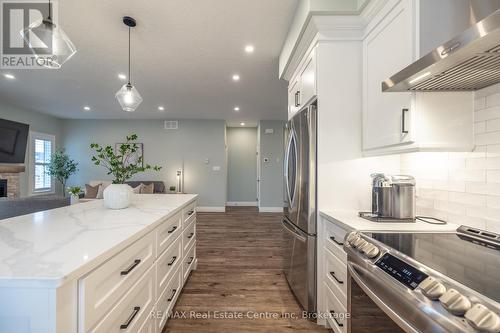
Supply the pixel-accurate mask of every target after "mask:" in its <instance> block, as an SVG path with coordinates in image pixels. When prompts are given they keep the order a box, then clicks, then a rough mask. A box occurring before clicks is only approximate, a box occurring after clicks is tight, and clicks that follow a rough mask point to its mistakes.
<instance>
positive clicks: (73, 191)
mask: <svg viewBox="0 0 500 333" xmlns="http://www.w3.org/2000/svg"><path fill="white" fill-rule="evenodd" d="M67 190H68V193H69V194H70V199H71V201H70V202H71V204H72V205H73V204H76V203H78V202H79V201H80V193H82V192H83V188H82V187H81V186H70V187H68V189H67Z"/></svg>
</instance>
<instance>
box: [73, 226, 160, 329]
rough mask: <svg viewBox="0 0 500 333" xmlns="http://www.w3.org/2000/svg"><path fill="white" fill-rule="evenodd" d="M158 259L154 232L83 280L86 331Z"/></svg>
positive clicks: (81, 305) (81, 293) (81, 294)
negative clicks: (156, 257)
mask: <svg viewBox="0 0 500 333" xmlns="http://www.w3.org/2000/svg"><path fill="white" fill-rule="evenodd" d="M154 260H155V234H154V232H151V233H149V234H147V235H146V236H144V237H143V238H141V239H139V240H138V241H136V242H135V243H133V244H132V245H130V246H129V247H127V248H125V249H124V250H123V251H122V252H120V253H119V254H117V255H115V256H114V257H112V258H111V259H110V260H109V261H107V262H106V263H104V264H102V265H101V266H99V267H98V268H96V269H95V270H93V271H92V272H90V273H89V274H88V275H87V276H85V277H84V278H82V279H80V280H79V291H78V292H79V297H78V300H79V308H80V314H81V316H80V318H83V323H82V325H83V327H84V328H85V332H86V331H88V329H89V328H91V327H93V326H94V325H95V324H96V323H97V322H98V321H99V320H100V319H101V318H102V316H103V315H105V314H106V313H107V312H108V311H109V310H110V309H111V308H112V307H113V306H114V305H115V304H116V303H117V302H118V301H119V299H120V298H122V297H123V295H125V293H126V292H127V291H128V290H130V288H131V287H132V286H133V285H134V283H135V282H136V281H137V280H139V278H140V277H141V276H143V275H144V272H146V271H147V270H148V269H149V268H150V267H152V266H153V263H154Z"/></svg>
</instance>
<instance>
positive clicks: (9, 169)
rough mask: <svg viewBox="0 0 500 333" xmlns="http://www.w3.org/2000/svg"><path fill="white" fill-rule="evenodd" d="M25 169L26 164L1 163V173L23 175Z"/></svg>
mask: <svg viewBox="0 0 500 333" xmlns="http://www.w3.org/2000/svg"><path fill="white" fill-rule="evenodd" d="M25 169H26V168H25V166H24V164H8V163H0V173H21V172H24V171H25Z"/></svg>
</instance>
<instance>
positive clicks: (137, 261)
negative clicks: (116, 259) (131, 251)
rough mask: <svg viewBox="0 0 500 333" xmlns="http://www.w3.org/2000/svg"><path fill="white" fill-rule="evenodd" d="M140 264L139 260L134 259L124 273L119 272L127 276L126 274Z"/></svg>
mask: <svg viewBox="0 0 500 333" xmlns="http://www.w3.org/2000/svg"><path fill="white" fill-rule="evenodd" d="M140 263H141V259H135V260H134V263H133V264H132V265H130V267H129V268H127V269H126V270H124V271H121V275H128V273H130V272H132V271H133V270H134V268H136V267H137V265H139V264H140Z"/></svg>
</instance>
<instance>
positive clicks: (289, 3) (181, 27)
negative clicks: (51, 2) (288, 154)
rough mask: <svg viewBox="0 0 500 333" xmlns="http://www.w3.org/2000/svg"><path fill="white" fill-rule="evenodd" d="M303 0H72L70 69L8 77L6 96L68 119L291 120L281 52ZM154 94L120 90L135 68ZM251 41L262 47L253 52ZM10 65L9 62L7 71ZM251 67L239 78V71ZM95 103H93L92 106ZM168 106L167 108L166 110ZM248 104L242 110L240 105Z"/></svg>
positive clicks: (68, 3) (67, 16)
mask: <svg viewBox="0 0 500 333" xmlns="http://www.w3.org/2000/svg"><path fill="white" fill-rule="evenodd" d="M296 5H297V0H272V1H270V0H250V1H249V0H147V1H136V0H135V1H134V0H106V1H103V0H85V1H81V0H64V1H59V24H60V26H61V27H62V28H63V29H64V31H65V32H66V33H67V35H68V36H69V37H70V39H71V40H72V41H73V43H74V44H75V45H76V47H77V49H78V52H77V53H76V55H75V56H74V57H73V58H72V59H70V60H69V61H68V62H67V63H66V64H65V65H64V66H63V68H62V69H60V70H15V71H10V73H12V74H14V75H15V76H16V79H15V80H7V79H5V78H4V77H3V76H2V77H0V99H1V100H3V101H6V102H7V103H10V104H13V105H17V106H21V107H24V108H27V109H31V110H35V111H39V112H43V113H48V114H51V115H54V116H57V117H61V118H82V119H85V118H108V119H113V118H132V119H133V118H136V119H156V118H158V119H165V118H190V119H193V118H197V119H198V118H199V119H225V120H227V121H228V122H229V123H235V124H239V123H240V122H242V121H244V122H247V123H254V122H255V121H257V120H259V119H286V114H287V111H286V109H287V100H286V99H287V95H286V82H284V81H280V80H279V79H278V56H279V53H280V50H281V47H282V44H283V41H284V39H285V36H286V33H287V31H288V27H289V24H290V22H291V20H292V16H293V13H294V10H295V8H296ZM124 15H129V16H132V17H134V18H135V19H136V20H137V27H136V28H134V29H133V30H132V83H133V84H134V85H135V86H136V88H137V89H138V90H139V92H140V93H141V95H142V97H143V98H144V101H143V103H142V104H141V105H140V106H139V108H138V109H137V110H136V111H135V112H133V113H127V112H124V111H122V110H121V109H120V107H119V104H118V102H117V101H116V99H115V97H114V95H115V92H116V91H117V90H118V89H119V88H120V87H121V85H123V83H124V82H122V81H120V80H119V79H118V78H117V75H118V73H121V72H123V73H126V69H127V38H128V37H127V36H128V35H127V28H126V26H124V25H123V23H122V17H123V16H124ZM56 23H57V22H56ZM246 44H253V45H255V52H254V53H253V54H251V55H248V54H246V53H245V52H244V46H245V45H246ZM3 72H4V73H5V71H3ZM233 73H238V74H239V75H240V76H241V80H240V81H239V82H236V83H235V82H233V80H232V74H233ZM84 105H89V106H90V107H91V108H92V110H91V111H90V112H84V111H83V106H84ZM158 105H164V106H165V108H166V110H165V111H164V112H159V111H158V110H157V107H158ZM235 105H238V106H239V107H240V108H241V110H240V112H238V113H237V112H235V111H233V107H234V106H235Z"/></svg>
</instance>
